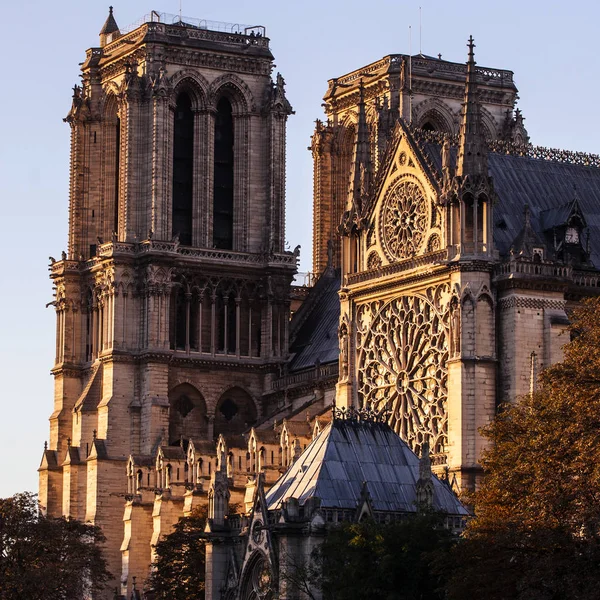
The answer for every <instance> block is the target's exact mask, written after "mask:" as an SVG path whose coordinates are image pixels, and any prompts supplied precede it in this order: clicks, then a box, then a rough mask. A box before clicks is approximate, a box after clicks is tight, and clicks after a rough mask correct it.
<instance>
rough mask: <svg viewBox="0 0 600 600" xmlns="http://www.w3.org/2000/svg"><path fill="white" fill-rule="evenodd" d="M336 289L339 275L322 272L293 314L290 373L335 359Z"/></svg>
mask: <svg viewBox="0 0 600 600" xmlns="http://www.w3.org/2000/svg"><path fill="white" fill-rule="evenodd" d="M339 289H340V273H339V271H338V270H334V269H330V268H328V269H326V270H325V272H324V273H323V274H322V275H321V277H320V278H319V280H318V281H317V283H316V284H315V286H314V287H313V288H312V289H311V290H310V292H309V294H308V296H307V298H306V299H305V300H304V302H303V303H302V306H301V307H300V309H299V310H298V311H296V313H295V314H294V316H293V318H292V322H291V331H292V336H293V341H292V344H291V347H290V352H291V353H292V355H293V358H292V360H291V361H290V364H289V369H290V371H299V370H302V369H307V368H310V367H314V366H315V364H316V363H317V361H318V362H319V363H320V364H324V363H328V362H334V361H336V360H337V359H338V354H339V343H338V337H337V329H338V323H339V318H340V300H339V297H338V291H339Z"/></svg>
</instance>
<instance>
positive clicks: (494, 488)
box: [446, 299, 600, 600]
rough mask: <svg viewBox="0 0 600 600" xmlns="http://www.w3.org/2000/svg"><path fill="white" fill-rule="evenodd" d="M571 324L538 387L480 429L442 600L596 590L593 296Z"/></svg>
mask: <svg viewBox="0 0 600 600" xmlns="http://www.w3.org/2000/svg"><path fill="white" fill-rule="evenodd" d="M573 331H574V333H576V334H577V335H576V337H575V339H574V340H573V341H572V342H571V343H569V344H568V345H567V346H566V347H565V357H564V361H563V362H562V363H560V364H556V365H554V366H553V367H551V368H550V369H548V370H547V371H545V372H544V373H543V375H542V377H541V381H540V389H539V391H537V392H536V393H535V394H533V395H531V396H527V397H524V398H522V399H520V400H519V401H518V402H517V403H515V404H512V405H509V406H505V407H502V410H501V411H500V412H499V414H498V416H497V417H496V419H495V420H494V422H493V423H492V424H491V425H490V426H489V427H487V428H486V429H485V430H483V433H484V435H485V436H486V437H487V438H488V439H489V440H490V442H491V445H490V448H489V450H487V451H486V452H485V453H484V456H483V458H482V461H481V462H482V465H483V468H484V472H485V476H484V480H483V483H482V485H481V488H480V489H479V490H478V491H477V493H476V494H475V495H474V497H473V500H474V503H475V507H476V517H475V519H473V520H472V521H471V523H470V524H469V526H468V528H467V531H466V534H465V536H464V540H463V541H462V542H461V543H460V544H459V545H458V546H457V548H456V550H455V552H454V553H453V556H452V561H451V565H450V568H451V570H452V572H453V574H454V575H453V577H452V580H451V582H450V584H449V597H450V598H456V599H460V598H465V597H485V598H486V599H487V600H495V599H498V600H501V599H502V600H503V599H511V600H512V599H516V600H525V599H536V600H545V599H553V600H557V599H563V598H564V599H573V600H577V599H579V598H581V599H584V598H585V599H587V598H596V597H598V595H599V594H600V592H599V591H598V590H599V588H600V576H599V575H598V568H597V567H598V564H600V443H599V442H600V300H598V299H594V300H590V301H588V302H586V303H585V304H584V306H583V307H582V308H581V309H580V310H578V311H577V312H576V313H575V315H574V318H573ZM565 341H567V340H565ZM446 568H448V564H446Z"/></svg>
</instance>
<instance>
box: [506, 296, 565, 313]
mask: <svg viewBox="0 0 600 600" xmlns="http://www.w3.org/2000/svg"><path fill="white" fill-rule="evenodd" d="M566 305H567V302H566V300H553V299H551V298H531V297H530V296H510V297H508V298H501V299H500V300H499V301H498V306H499V307H500V309H501V310H506V309H509V308H531V309H547V310H565V307H566Z"/></svg>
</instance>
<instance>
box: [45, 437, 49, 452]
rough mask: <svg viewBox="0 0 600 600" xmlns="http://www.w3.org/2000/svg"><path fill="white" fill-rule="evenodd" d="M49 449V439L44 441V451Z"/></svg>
mask: <svg viewBox="0 0 600 600" xmlns="http://www.w3.org/2000/svg"><path fill="white" fill-rule="evenodd" d="M47 451H48V440H46V441H45V442H44V452H47Z"/></svg>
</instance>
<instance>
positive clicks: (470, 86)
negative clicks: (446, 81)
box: [456, 36, 488, 177]
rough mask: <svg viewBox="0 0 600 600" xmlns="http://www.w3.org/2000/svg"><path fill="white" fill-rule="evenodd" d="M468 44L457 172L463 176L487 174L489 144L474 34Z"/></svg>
mask: <svg viewBox="0 0 600 600" xmlns="http://www.w3.org/2000/svg"><path fill="white" fill-rule="evenodd" d="M467 46H468V48H469V58H468V60H467V81H466V84H465V100H464V102H463V109H462V123H461V126H460V138H459V144H458V160H457V169H456V174H457V175H459V176H463V177H464V176H466V175H485V176H487V174H488V167H487V144H486V142H485V136H484V131H483V123H482V120H481V107H480V105H479V91H478V88H477V73H476V71H475V65H476V64H477V63H476V62H475V52H474V48H475V43H474V40H473V36H470V37H469V42H468V44H467Z"/></svg>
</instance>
